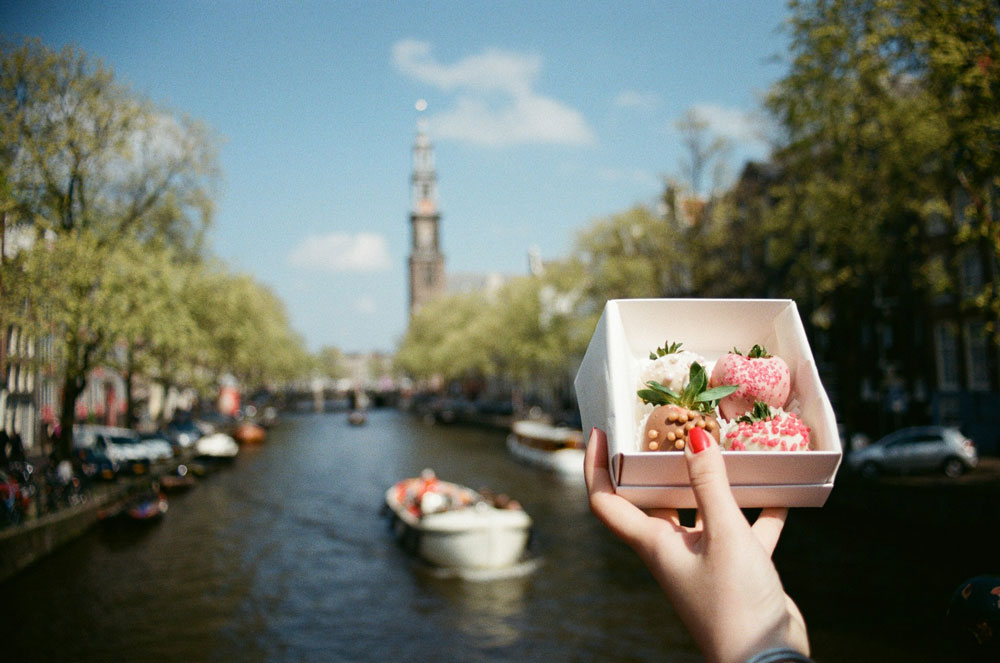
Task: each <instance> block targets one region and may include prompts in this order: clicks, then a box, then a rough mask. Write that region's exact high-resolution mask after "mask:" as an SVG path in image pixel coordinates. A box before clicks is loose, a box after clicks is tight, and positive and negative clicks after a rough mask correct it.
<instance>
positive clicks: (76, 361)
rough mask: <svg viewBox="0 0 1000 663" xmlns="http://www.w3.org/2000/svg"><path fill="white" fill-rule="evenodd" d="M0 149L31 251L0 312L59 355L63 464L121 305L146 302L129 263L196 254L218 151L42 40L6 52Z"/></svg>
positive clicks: (123, 318) (122, 314)
mask: <svg viewBox="0 0 1000 663" xmlns="http://www.w3.org/2000/svg"><path fill="white" fill-rule="evenodd" d="M0 136H2V145H3V146H4V147H3V149H0V160H2V161H0V174H2V175H3V178H4V183H3V185H4V186H3V190H2V193H3V195H4V200H3V211H4V212H5V216H4V220H5V224H6V222H7V220H8V218H7V212H10V213H12V214H14V215H15V216H16V220H17V221H18V222H19V223H22V224H25V225H28V226H29V227H31V228H32V229H33V236H34V239H35V240H36V242H35V248H33V249H31V250H29V251H25V255H24V256H22V257H21V258H19V259H17V260H14V261H5V262H4V264H3V266H2V268H3V274H2V275H0V278H2V282H3V283H4V292H3V293H2V294H0V297H3V298H4V299H5V302H4V304H5V310H6V311H17V312H20V313H21V314H22V315H20V317H18V316H15V315H10V316H9V317H8V319H7V320H5V322H14V323H19V322H20V323H24V324H26V325H29V326H31V327H32V328H33V329H34V330H35V331H36V333H39V334H51V335H52V337H53V338H54V339H55V340H56V341H57V346H58V347H57V351H58V352H59V354H60V355H62V356H63V357H64V359H65V361H64V363H63V382H64V386H63V392H64V393H63V406H62V413H61V416H60V423H61V428H62V435H63V438H62V439H61V440H60V441H59V444H58V450H59V451H60V452H61V453H62V454H64V455H65V454H68V452H69V445H70V440H71V435H72V423H73V409H74V406H75V400H76V397H77V396H78V395H79V394H80V393H81V392H82V390H83V388H84V387H85V385H86V380H87V374H88V372H89V371H90V370H91V369H92V368H93V367H94V366H95V362H99V361H104V360H105V359H106V355H107V353H108V352H110V350H111V349H112V348H113V346H114V344H115V343H117V342H119V341H120V340H121V339H122V337H123V336H122V335H123V334H124V336H126V337H129V336H131V332H129V331H127V330H123V329H122V328H121V325H122V324H124V323H126V322H130V321H131V320H130V316H131V314H133V311H132V310H129V309H127V308H123V305H124V304H125V303H126V302H131V303H132V304H135V303H136V302H137V301H143V302H145V299H144V297H145V296H146V295H144V294H142V293H138V292H137V291H136V285H137V284H136V283H135V282H134V281H133V282H131V283H130V282H129V279H130V278H132V279H134V277H135V276H136V274H139V273H142V270H141V268H140V269H139V271H136V264H135V263H134V262H130V261H129V257H128V256H129V251H132V250H133V249H136V245H135V244H133V243H134V242H138V243H141V244H142V245H143V246H145V247H151V246H157V245H159V246H163V245H167V244H169V245H170V246H172V247H173V249H174V251H175V252H176V253H178V254H182V255H185V256H187V257H188V259H192V258H194V257H196V256H198V254H199V252H200V249H201V240H202V234H203V232H204V230H205V228H206V227H207V226H208V224H209V222H210V217H211V213H212V198H213V195H214V186H215V181H216V179H217V177H218V168H217V165H216V155H215V145H214V138H213V137H212V136H211V135H210V133H209V132H208V131H207V130H206V129H205V128H204V127H203V126H202V125H200V124H199V123H197V122H194V121H192V120H190V119H188V118H183V117H176V116H174V115H173V114H171V113H169V112H168V111H165V110H163V109H160V108H157V107H156V106H154V105H153V104H152V103H151V102H149V101H148V100H146V99H143V98H141V97H140V96H138V95H136V94H135V93H133V92H131V91H130V90H128V89H127V88H125V87H123V86H121V85H119V84H117V83H116V82H115V80H114V76H113V74H112V73H111V72H110V71H109V70H107V69H105V68H104V67H103V66H102V65H101V64H100V63H99V62H95V61H92V60H90V59H89V58H87V57H86V56H85V55H84V54H83V53H81V52H80V51H78V50H76V49H73V48H70V47H67V48H65V49H63V50H62V51H59V52H55V51H52V50H51V49H49V48H47V47H45V46H43V45H42V44H41V42H39V41H38V40H28V41H25V42H24V43H23V44H21V45H19V46H18V45H13V44H10V43H8V42H2V43H0ZM43 240H44V241H43ZM157 243H159V244H157ZM29 244H30V242H29ZM126 247H127V248H126ZM140 251H141V250H140ZM46 261H48V263H49V264H46ZM25 276H28V277H29V278H23V277H25ZM15 281H16V285H17V286H18V287H17V288H16V292H15V288H13V287H9V286H10V285H14V283H15ZM12 297H16V298H14V299H12Z"/></svg>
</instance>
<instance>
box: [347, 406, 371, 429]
mask: <svg viewBox="0 0 1000 663" xmlns="http://www.w3.org/2000/svg"><path fill="white" fill-rule="evenodd" d="M347 422H348V423H349V424H351V425H352V426H364V425H365V424H366V423H368V413H367V412H365V411H364V410H351V413H350V414H348V415H347Z"/></svg>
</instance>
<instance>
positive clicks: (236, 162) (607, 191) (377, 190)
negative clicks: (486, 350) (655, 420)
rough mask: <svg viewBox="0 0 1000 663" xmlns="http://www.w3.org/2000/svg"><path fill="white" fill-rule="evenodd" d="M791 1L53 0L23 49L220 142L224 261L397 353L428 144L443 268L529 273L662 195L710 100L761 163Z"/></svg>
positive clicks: (12, 17)
mask: <svg viewBox="0 0 1000 663" xmlns="http://www.w3.org/2000/svg"><path fill="white" fill-rule="evenodd" d="M786 17H787V8H786V6H785V2H784V1H783V0H781V1H779V0H767V1H761V2H752V3H732V2H712V1H706V2H681V1H666V0H664V1H661V2H656V1H652V0H650V1H645V2H644V1H624V2H592V1H589V0H580V1H575V2H574V1H566V2H556V1H552V2H513V1H511V2H501V1H499V0H497V1H495V2H481V1H469V2H457V1H455V2H445V1H443V0H441V1H425V2H403V1H398V2H388V1H381V0H370V1H367V2H365V1H360V0H359V1H350V2H349V1H341V2H335V1H333V0H329V1H325V2H320V1H299V2H270V3H269V2H238V1H236V0H225V1H223V0H218V1H213V0H203V1H201V2H187V1H182V0H170V1H169V2H147V1H140V0H132V1H126V2H123V1H100V2H91V1H89V0H80V1H69V0H67V1H65V2H46V1H40V0H29V1H25V0H13V1H12V0H7V1H6V2H4V3H2V6H0V26H2V29H3V35H4V36H5V37H6V38H15V39H20V38H21V37H24V36H37V37H40V38H41V39H42V41H43V43H45V44H46V45H48V46H51V47H54V48H59V47H61V46H63V45H65V44H75V45H76V46H78V47H79V48H81V49H82V50H83V51H84V52H86V53H87V54H88V55H90V56H93V57H95V58H97V59H100V60H101V61H102V62H103V63H104V64H105V65H106V66H108V67H110V68H111V69H113V70H114V72H115V74H116V76H117V78H118V79H119V80H120V81H121V82H124V83H126V84H128V85H129V86H131V87H132V88H133V89H134V90H135V91H137V92H139V93H141V94H143V95H145V96H147V97H149V98H150V99H152V100H153V101H154V102H156V103H158V104H159V105H161V106H164V107H166V108H169V109H170V110H172V111H173V112H175V113H178V114H186V115H190V116H192V117H194V118H197V119H199V120H201V121H202V122H204V123H205V124H206V125H208V126H209V127H210V128H211V129H212V130H213V131H214V132H215V133H217V134H218V135H219V136H220V137H221V138H222V143H221V145H222V147H221V151H220V165H221V167H222V170H223V173H224V180H223V186H222V190H221V191H220V195H219V197H218V209H217V214H216V217H215V219H214V224H213V227H212V230H211V246H212V251H213V253H215V254H216V255H218V256H219V257H221V258H222V259H224V260H225V261H226V262H227V263H228V264H229V265H230V266H231V267H232V268H233V269H234V270H237V271H245V272H249V273H252V274H253V275H254V276H255V277H256V278H257V279H258V280H259V281H261V282H262V283H265V284H266V285H268V286H269V287H271V288H272V289H274V291H275V292H276V293H277V294H278V295H279V296H280V297H281V298H282V299H283V300H284V301H285V303H286V305H287V307H288V312H289V317H290V319H291V322H292V325H293V326H294V327H295V329H296V330H297V331H299V332H300V333H301V334H302V335H303V336H304V337H305V339H306V342H307V345H308V347H309V348H310V349H311V350H316V349H318V348H319V347H321V346H324V345H333V346H336V347H339V348H340V349H342V350H345V351H348V352H355V351H368V350H384V351H391V350H393V349H394V348H395V347H396V345H397V343H398V341H399V340H400V339H401V337H402V335H403V333H404V332H405V329H406V320H407V311H406V308H407V280H406V260H407V257H408V255H409V251H410V247H409V242H410V235H409V220H408V211H409V207H410V200H409V195H410V189H409V176H410V170H411V149H412V144H413V139H414V137H415V134H416V123H417V118H418V115H421V114H419V113H418V112H417V111H416V110H415V106H414V104H415V102H416V101H417V100H418V99H425V100H426V101H427V110H426V111H424V113H422V115H423V116H424V117H425V118H426V119H427V121H428V124H429V127H430V134H431V138H432V140H433V142H434V149H435V160H436V165H437V171H438V182H439V195H440V208H441V212H442V221H441V243H442V250H443V252H444V254H445V261H446V262H445V265H446V270H447V271H448V272H501V273H504V274H521V273H524V272H526V270H527V263H528V261H527V255H528V251H529V249H530V248H531V247H537V250H538V251H539V252H540V254H541V256H542V257H543V258H544V259H558V258H562V257H566V256H568V255H569V254H570V252H571V250H572V247H573V242H574V238H575V235H576V233H577V232H578V231H579V230H581V229H583V228H585V227H586V226H588V225H589V224H590V223H591V222H592V221H593V220H595V219H597V218H602V217H606V216H609V215H611V214H615V213H618V212H621V211H624V210H626V209H628V208H630V207H632V206H633V205H636V204H644V203H652V202H653V201H654V200H655V198H656V196H657V195H658V194H659V193H660V191H661V189H662V182H663V178H664V177H667V176H677V175H679V172H680V166H679V162H680V158H681V155H682V148H681V146H680V140H679V136H678V134H677V131H676V128H675V126H674V123H675V121H676V120H677V119H678V118H680V117H681V116H682V115H683V114H684V113H685V111H687V110H688V109H691V108H698V109H700V112H702V113H703V114H704V116H705V117H706V118H710V119H711V121H712V123H713V125H712V126H713V128H714V130H715V131H716V132H717V133H718V134H720V135H726V136H729V137H730V138H731V139H732V140H733V141H734V142H735V148H736V149H735V151H734V153H733V157H732V161H731V166H732V170H733V171H734V172H735V171H738V169H739V167H740V165H741V163H742V161H743V159H745V158H747V157H756V158H762V157H764V156H766V153H767V152H766V147H765V146H764V144H763V143H762V142H761V141H760V140H759V139H758V138H755V136H754V131H753V130H754V127H755V126H757V124H758V123H759V121H760V120H759V114H760V98H761V95H762V94H763V93H764V92H765V91H766V90H767V88H768V87H769V86H770V85H772V84H773V83H774V82H775V81H776V80H778V79H779V78H780V77H781V76H782V75H783V73H784V72H785V65H784V64H783V58H784V55H785V51H786V46H787V37H786V35H785V34H783V33H781V32H780V31H779V26H780V25H781V23H782V21H783V20H784V19H785V18H786Z"/></svg>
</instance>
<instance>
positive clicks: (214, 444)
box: [194, 433, 240, 460]
mask: <svg viewBox="0 0 1000 663" xmlns="http://www.w3.org/2000/svg"><path fill="white" fill-rule="evenodd" d="M194 447H195V458H205V459H211V460H232V459H233V458H235V457H236V454H238V453H239V452H240V446H239V445H238V444H237V443H236V440H234V439H233V438H232V436H230V435H226V434H225V433H211V434H210V435H205V436H204V437H200V438H198V441H197V442H195V443H194Z"/></svg>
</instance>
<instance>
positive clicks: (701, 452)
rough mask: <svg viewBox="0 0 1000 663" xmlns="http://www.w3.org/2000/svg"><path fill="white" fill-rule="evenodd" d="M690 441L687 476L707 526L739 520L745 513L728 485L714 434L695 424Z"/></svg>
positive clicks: (708, 528)
mask: <svg viewBox="0 0 1000 663" xmlns="http://www.w3.org/2000/svg"><path fill="white" fill-rule="evenodd" d="M690 441H691V443H690V444H687V445H685V447H684V457H685V458H686V459H687V465H688V476H689V477H690V478H691V489H692V490H693V491H694V498H695V501H696V502H697V503H698V510H699V511H700V512H701V517H702V521H703V522H704V523H705V530H706V531H707V532H709V533H711V532H712V530H716V531H718V530H719V529H720V528H726V527H728V526H729V524H730V523H733V522H738V521H739V520H740V519H742V517H743V515H742V513H740V509H739V507H738V506H736V499H735V498H734V497H733V491H732V489H731V488H730V487H729V477H728V476H727V475H726V464H725V463H724V462H723V460H722V450H721V448H720V447H719V445H718V443H716V441H715V438H713V437H712V436H711V435H709V434H708V433H706V432H705V430H704V429H702V428H697V427H696V428H692V429H691V433H690ZM734 519H735V520H734Z"/></svg>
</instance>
